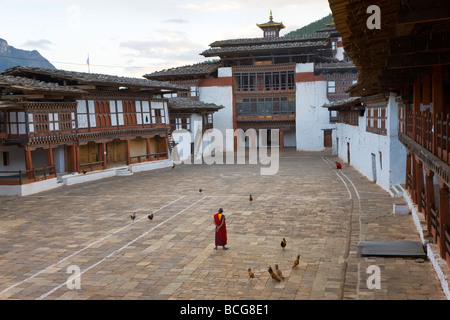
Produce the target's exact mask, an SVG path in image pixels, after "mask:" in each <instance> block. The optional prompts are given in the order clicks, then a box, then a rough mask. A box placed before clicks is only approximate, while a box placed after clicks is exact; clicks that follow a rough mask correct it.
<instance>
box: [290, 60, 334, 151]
mask: <svg viewBox="0 0 450 320" xmlns="http://www.w3.org/2000/svg"><path fill="white" fill-rule="evenodd" d="M296 72H297V73H311V72H314V64H313V63H304V64H297V66H296ZM295 101H296V110H295V113H296V121H295V123H296V143H297V150H301V151H321V150H323V149H324V146H323V135H324V133H323V130H324V129H332V128H334V127H335V126H334V124H330V116H329V111H328V109H326V108H322V106H323V105H324V104H327V103H328V102H329V101H328V99H327V82H326V81H325V80H324V81H309V82H298V83H296V96H295Z"/></svg>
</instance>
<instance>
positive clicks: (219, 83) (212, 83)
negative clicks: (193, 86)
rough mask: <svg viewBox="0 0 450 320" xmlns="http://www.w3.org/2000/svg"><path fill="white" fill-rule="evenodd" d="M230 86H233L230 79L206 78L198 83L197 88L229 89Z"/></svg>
mask: <svg viewBox="0 0 450 320" xmlns="http://www.w3.org/2000/svg"><path fill="white" fill-rule="evenodd" d="M232 85H233V78H232V77H224V78H206V79H203V80H202V81H201V82H200V85H199V87H231V86H232Z"/></svg>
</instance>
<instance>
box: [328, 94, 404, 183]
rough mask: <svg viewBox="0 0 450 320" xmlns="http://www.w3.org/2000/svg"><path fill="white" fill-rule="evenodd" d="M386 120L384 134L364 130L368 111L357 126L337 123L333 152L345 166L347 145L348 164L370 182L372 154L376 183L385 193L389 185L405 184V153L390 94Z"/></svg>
mask: <svg viewBox="0 0 450 320" xmlns="http://www.w3.org/2000/svg"><path fill="white" fill-rule="evenodd" d="M387 117H388V119H387V135H379V134H375V133H371V132H367V131H366V121H367V111H366V112H365V113H364V116H363V117H359V118H358V123H359V125H358V126H350V125H346V124H343V123H338V124H336V127H337V129H336V130H334V131H333V149H334V151H335V152H337V153H338V157H339V158H341V159H342V161H343V162H344V163H347V143H348V142H349V143H350V164H351V165H352V166H353V167H354V168H355V169H357V170H358V171H359V172H361V173H362V174H363V175H364V176H366V177H367V178H368V179H371V180H373V178H374V174H373V167H372V154H374V155H375V169H376V183H377V184H378V185H380V186H381V187H382V188H383V189H385V190H386V191H388V190H389V188H390V187H391V186H392V185H396V184H400V183H404V179H405V162H406V150H405V147H404V146H403V144H402V143H401V142H400V141H399V140H398V120H397V119H398V105H397V103H396V102H395V96H394V95H393V94H392V95H391V96H390V98H389V103H388V107H387ZM336 138H338V140H339V145H337V144H336V142H337V139H336ZM380 152H381V154H382V157H381V161H382V163H380Z"/></svg>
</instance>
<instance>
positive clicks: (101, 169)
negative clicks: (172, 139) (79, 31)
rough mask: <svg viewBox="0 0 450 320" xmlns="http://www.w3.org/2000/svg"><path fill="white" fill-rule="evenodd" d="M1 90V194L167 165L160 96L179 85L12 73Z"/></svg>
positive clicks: (166, 122)
mask: <svg viewBox="0 0 450 320" xmlns="http://www.w3.org/2000/svg"><path fill="white" fill-rule="evenodd" d="M24 84H25V85H26V86H24ZM0 88H2V99H1V110H0V117H1V123H2V126H1V141H0V142H1V146H0V147H1V150H0V153H1V154H2V160H3V161H2V162H1V163H0V176H1V177H0V184H2V185H3V186H5V185H9V186H11V185H12V186H15V187H9V188H8V187H3V189H2V190H3V191H2V193H3V194H27V193H32V192H34V190H30V189H33V188H34V189H37V190H41V191H42V190H43V189H47V188H53V187H55V186H56V185H57V184H58V182H64V184H73V183H77V182H83V181H87V180H89V179H91V178H94V177H95V178H98V177H99V176H100V175H101V176H103V177H104V176H108V175H115V174H116V171H115V169H116V168H126V170H127V171H129V170H131V171H133V170H136V171H137V170H146V169H150V168H156V167H164V166H170V165H171V161H170V154H169V151H170V150H169V143H168V141H169V136H170V119H169V110H168V101H167V99H164V98H162V95H163V94H164V93H166V92H174V91H177V92H179V91H181V90H187V88H185V87H183V86H179V85H174V84H169V83H163V82H158V81H149V80H146V79H134V78H124V77H116V76H108V75H99V74H90V73H81V72H72V71H63V70H50V69H41V68H32V67H14V68H11V69H8V70H6V71H5V72H4V73H3V75H2V76H1V82H0ZM135 164H140V166H133V165H135ZM94 173H99V174H96V175H93V174H94ZM56 176H58V179H57V178H56ZM40 181H43V182H42V183H41V184H40V187H38V186H37V184H35V183H36V182H40ZM27 190H28V191H27Z"/></svg>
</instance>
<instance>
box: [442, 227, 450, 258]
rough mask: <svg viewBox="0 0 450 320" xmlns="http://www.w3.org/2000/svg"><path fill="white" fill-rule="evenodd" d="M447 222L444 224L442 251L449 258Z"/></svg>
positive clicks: (449, 244) (449, 236) (449, 240)
mask: <svg viewBox="0 0 450 320" xmlns="http://www.w3.org/2000/svg"><path fill="white" fill-rule="evenodd" d="M449 232H450V231H449V228H448V225H447V224H444V239H443V240H444V241H443V242H444V251H445V254H446V256H447V257H448V258H450V233H449Z"/></svg>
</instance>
